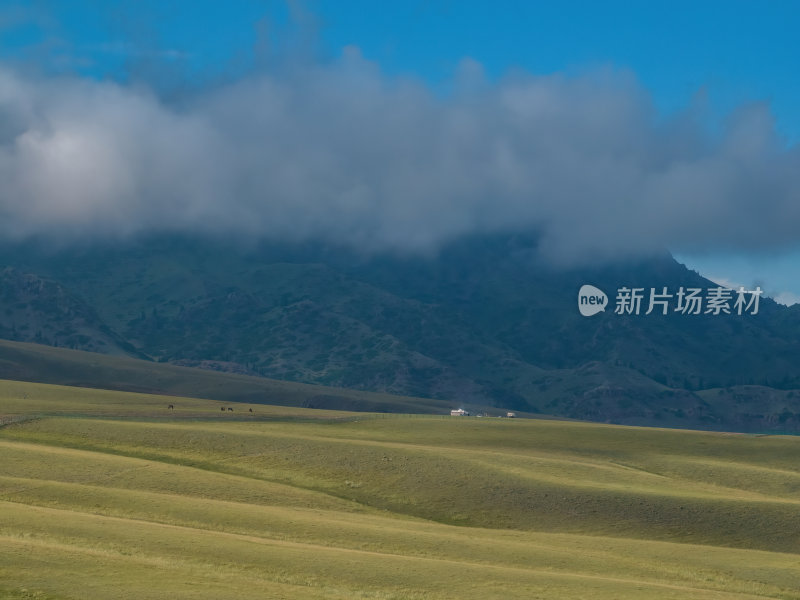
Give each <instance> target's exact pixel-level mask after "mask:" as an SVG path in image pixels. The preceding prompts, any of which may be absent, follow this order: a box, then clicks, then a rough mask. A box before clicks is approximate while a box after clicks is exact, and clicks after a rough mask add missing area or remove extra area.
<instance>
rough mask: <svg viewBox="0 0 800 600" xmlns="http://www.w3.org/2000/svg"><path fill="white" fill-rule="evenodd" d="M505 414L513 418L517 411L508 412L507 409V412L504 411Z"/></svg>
mask: <svg viewBox="0 0 800 600" xmlns="http://www.w3.org/2000/svg"><path fill="white" fill-rule="evenodd" d="M506 416H507V417H508V418H509V419H513V418H514V417H516V416H517V413H514V412H510V411H509V412H507V413H506Z"/></svg>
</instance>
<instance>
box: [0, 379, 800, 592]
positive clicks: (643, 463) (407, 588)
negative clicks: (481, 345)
mask: <svg viewBox="0 0 800 600" xmlns="http://www.w3.org/2000/svg"><path fill="white" fill-rule="evenodd" d="M170 403H172V404H174V406H175V408H174V410H169V409H167V405H168V404H170ZM221 406H223V404H222V403H221V402H217V401H212V400H192V399H185V398H176V397H161V396H151V395H147V394H131V393H123V392H109V391H102V390H87V389H80V388H63V387H58V386H51V385H43V384H31V383H20V382H11V381H7V382H0V419H2V420H3V422H4V423H5V425H4V426H2V427H0V597H2V598H42V599H73V598H102V599H115V598H120V599H121V598H131V599H134V598H135V599H137V600H138V599H148V598H171V599H173V598H174V599H182V598H186V599H189V598H191V599H198V598H199V599H203V598H209V599H211V598H213V599H224V598H231V599H233V598H236V599H241V598H244V599H247V598H259V599H262V598H286V599H304V598H343V599H344V598H374V599H411V600H417V599H426V600H427V599H438V598H448V599H471V598H476V599H478V598H480V599H487V598H488V599H492V598H497V599H514V598H526V599H529V598H539V599H556V598H558V599H561V598H598V599H601V600H603V599H608V600H610V599H641V598H659V599H661V598H667V599H670V598H676V599H677V598H684V599H690V598H691V599H712V598H713V599H722V598H740V599H746V598H800V466H798V465H800V439H798V438H794V437H786V436H747V435H732V434H719V433H706V432H693V431H674V430H657V429H642V428H633V427H616V426H606V425H595V424H585V423H575V422H559V421H539V420H527V419H487V418H450V417H436V416H413V417H410V416H400V415H382V414H365V413H346V412H335V411H318V410H309V409H302V408H293V407H285V406H284V407H279V406H275V407H272V406H264V405H257V404H254V405H244V404H236V405H233V407H234V408H235V410H234V411H233V412H231V411H227V410H226V411H221V410H220V408H221ZM225 406H228V405H225ZM250 408H252V409H253V411H254V412H252V413H250V412H249V409H250Z"/></svg>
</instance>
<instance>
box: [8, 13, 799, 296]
mask: <svg viewBox="0 0 800 600" xmlns="http://www.w3.org/2000/svg"><path fill="white" fill-rule="evenodd" d="M3 4H4V8H3V9H0V22H4V25H5V26H4V27H3V28H2V29H1V30H0V31H2V34H0V58H2V59H3V60H4V61H6V62H9V63H13V64H16V65H21V67H20V68H23V69H31V68H33V69H41V70H43V71H45V72H47V73H48V74H50V75H53V74H56V73H60V72H61V73H63V72H69V73H79V74H80V75H82V76H87V77H92V78H95V79H100V80H102V79H114V80H119V81H123V82H124V81H128V80H130V79H135V78H137V77H145V78H148V79H149V80H150V83H152V85H154V86H156V87H158V86H163V87H164V88H165V90H166V91H165V93H167V94H169V93H170V89H169V88H170V86H177V84H176V83H175V82H176V81H180V84H181V85H189V86H191V85H198V86H202V85H213V84H214V82H216V81H220V80H225V79H226V78H228V79H230V78H235V77H237V76H239V75H241V74H244V73H247V72H248V71H250V70H253V69H255V68H258V67H259V61H261V60H263V59H262V58H259V56H263V52H262V51H261V50H259V48H263V46H264V45H265V41H264V40H265V39H269V40H270V42H268V43H267V45H268V46H269V45H271V46H272V48H273V49H274V48H275V45H276V42H275V40H280V39H283V40H288V42H286V44H285V45H284V47H285V46H286V45H288V46H291V47H292V49H291V50H290V52H294V53H297V54H308V55H309V56H313V60H315V61H319V62H322V63H324V62H325V61H329V60H335V58H336V57H338V56H340V55H341V53H342V48H343V47H345V46H357V47H358V48H360V50H361V53H362V54H363V56H364V58H366V59H367V60H369V61H374V62H375V63H377V64H378V65H379V68H380V69H381V71H382V72H383V73H384V74H386V76H388V77H410V78H413V79H418V80H421V81H423V82H424V83H425V85H427V86H428V87H429V88H431V89H432V90H434V92H435V93H436V94H441V95H446V94H448V93H449V88H450V86H451V84H452V78H453V74H454V72H456V71H457V69H458V67H459V64H460V62H461V61H462V60H463V59H464V58H465V57H469V58H471V59H473V60H475V61H477V62H479V63H480V64H481V65H482V66H483V68H484V70H485V73H486V75H487V77H488V78H489V80H490V81H493V80H500V79H502V78H503V77H504V76H505V75H507V74H508V73H510V72H514V71H516V70H522V71H525V72H528V73H533V74H536V75H544V74H552V73H566V74H568V75H579V74H581V73H585V72H587V71H591V70H593V69H597V68H602V67H607V66H611V67H613V68H615V69H622V70H629V71H631V72H632V73H633V74H634V75H635V78H636V79H637V80H638V81H639V83H640V84H641V87H642V88H644V90H646V92H647V93H649V94H650V96H651V98H652V102H653V104H654V106H655V107H656V108H657V109H658V111H659V112H660V114H661V115H662V116H663V117H664V118H667V117H668V116H669V115H671V114H673V113H675V112H676V111H680V110H682V109H684V108H685V107H686V106H687V105H689V104H690V103H692V102H700V103H702V104H703V106H704V107H705V113H704V115H705V117H704V118H705V123H706V126H707V127H708V128H710V129H714V128H716V127H719V126H721V125H720V124H721V123H723V122H724V120H725V119H726V118H727V117H728V115H729V114H730V113H731V112H732V111H734V110H735V109H736V108H737V107H740V106H742V105H746V104H748V103H751V102H754V101H766V102H768V103H769V108H770V111H771V113H772V115H773V117H774V119H775V123H776V124H775V127H776V130H777V132H778V134H779V135H780V136H782V138H783V143H784V144H785V145H786V146H787V147H788V146H791V145H794V144H796V143H797V142H798V141H799V140H800V109H798V107H800V77H798V75H797V73H798V72H800V41H798V40H799V39H800V36H798V34H797V32H798V31H800V3H798V2H790V1H771V2H760V3H756V2H747V1H741V0H726V1H724V2H722V1H705V2H696V1H695V2H682V1H671V2H575V1H572V2H569V1H567V2H558V3H551V2H522V1H520V2H511V1H509V2H476V1H461V2H449V1H440V2H436V1H430V2H425V1H419V2H414V1H411V2H381V3H379V2H354V1H342V0H338V1H326V0H320V1H317V2H309V3H304V4H302V5H300V4H291V5H287V4H286V3H284V2H264V1H248V0H232V1H229V2H219V1H211V0H194V1H192V2H188V1H186V2H164V1H161V2H153V1H148V0H145V1H140V2H101V1H99V0H97V1H90V0H85V1H82V2H80V1H76V0H60V1H52V2H14V1H13V0H12V1H10V2H8V1H7V2H4V3H3ZM297 22H300V23H301V25H299V26H298V25H297ZM291 23H294V24H293V25H292V24H291ZM298 30H299V33H298ZM177 87H179V86H177ZM678 258H679V259H681V260H682V261H683V262H686V263H687V264H688V265H689V266H690V267H693V268H696V269H698V270H699V271H700V272H701V273H703V274H704V275H707V276H710V277H713V278H716V279H719V280H724V281H728V282H732V283H741V284H744V285H748V286H750V285H753V284H761V285H762V286H765V287H766V288H767V289H768V290H769V291H770V292H772V293H773V294H775V295H777V294H779V293H780V294H784V295H783V296H782V298H783V299H784V300H790V299H792V298H793V296H792V295H794V296H796V297H797V299H800V268H798V267H797V265H800V251H796V250H793V249H792V248H790V247H789V248H787V247H783V248H782V249H781V251H780V252H777V253H776V251H775V250H774V249H770V250H767V251H761V250H759V249H758V248H755V249H754V250H752V251H748V252H743V251H741V249H735V250H722V249H720V250H719V251H714V249H711V250H709V249H707V248H706V249H703V251H702V253H700V252H698V253H691V252H683V253H680V254H679V256H678Z"/></svg>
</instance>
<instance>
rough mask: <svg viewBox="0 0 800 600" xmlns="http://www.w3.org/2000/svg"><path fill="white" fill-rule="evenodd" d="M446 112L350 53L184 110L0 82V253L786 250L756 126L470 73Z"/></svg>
mask: <svg viewBox="0 0 800 600" xmlns="http://www.w3.org/2000/svg"><path fill="white" fill-rule="evenodd" d="M451 83H452V85H451V88H452V91H450V92H448V93H447V94H441V93H437V92H434V91H432V90H431V89H429V88H428V87H427V86H426V85H425V84H423V83H421V82H419V81H415V80H412V79H404V78H398V77H390V76H387V75H385V74H384V73H382V72H381V70H380V68H379V66H377V65H376V64H374V63H371V62H369V61H368V60H365V59H364V58H363V57H362V56H361V54H360V52H359V51H358V49H356V48H346V49H345V50H344V52H343V54H342V56H341V57H340V58H339V59H338V60H335V61H331V62H329V63H326V64H313V65H312V64H305V65H299V66H298V67H297V68H296V69H286V70H282V71H281V72H280V73H257V74H250V75H247V76H243V77H242V78H240V79H239V80H237V81H231V82H228V83H226V84H220V85H216V86H213V87H211V86H210V87H208V88H206V89H204V90H202V91H198V92H196V93H194V94H192V95H191V96H189V97H184V98H182V99H181V101H180V102H172V101H167V100H164V99H162V98H161V97H159V95H158V94H156V93H155V92H153V91H152V90H151V89H149V88H148V87H147V86H144V85H141V84H123V83H119V82H113V81H98V80H95V79H91V78H88V77H79V76H57V77H56V76H52V77H42V76H32V75H29V74H24V73H23V72H21V71H20V70H18V69H13V68H11V67H8V66H7V67H0V181H1V182H2V185H1V186H0V215H1V216H2V219H0V228H2V229H0V235H2V236H3V237H5V238H7V239H8V238H13V239H19V238H25V237H27V236H32V235H48V236H57V237H60V238H63V239H70V238H73V237H79V238H85V237H86V236H99V237H117V236H130V235H135V234H138V233H142V232H164V231H179V232H209V233H219V234H231V235H235V236H237V237H262V238H273V239H280V240H305V239H318V240H324V241H330V242H334V243H343V244H347V245H352V246H354V247H356V248H359V249H364V250H367V251H370V250H384V249H388V250H410V251H429V250H432V249H435V248H436V247H437V246H438V245H439V244H441V243H443V242H446V241H448V240H450V239H453V238H455V237H457V236H460V235H463V234H469V233H480V232H487V233H489V232H501V231H503V232H504V231H536V232H538V233H539V234H540V235H541V251H542V255H543V257H544V258H546V259H547V260H550V261H553V262H556V263H560V264H579V263H583V262H592V261H596V260H603V259H614V258H618V257H624V256H629V255H633V254H637V255H638V254H646V253H649V252H656V251H660V250H662V249H664V248H668V249H671V250H677V251H682V252H684V251H688V252H699V251H705V250H714V251H719V250H734V251H752V250H759V251H769V250H779V249H782V248H788V247H792V246H795V245H797V243H798V242H800V228H798V227H796V224H797V223H798V222H800V149H798V147H796V146H795V147H787V146H786V145H785V144H784V143H783V142H782V140H781V139H780V138H779V136H778V135H777V134H776V131H775V126H774V123H773V120H772V118H771V116H770V112H769V107H768V106H767V105H766V104H753V105H750V106H745V107H742V108H741V109H740V110H738V111H737V112H736V113H735V114H732V115H730V117H729V119H728V120H727V121H726V122H725V123H724V124H723V125H722V126H720V127H711V126H709V123H708V122H707V119H706V117H705V116H704V114H703V111H702V108H698V107H688V108H687V109H686V110H685V111H684V112H682V113H681V114H677V115H672V116H671V117H668V118H665V117H663V116H661V115H659V114H657V111H656V110H655V108H654V107H653V104H652V102H651V99H650V98H649V96H648V94H647V92H646V90H645V89H643V88H642V86H641V85H640V84H639V83H638V82H637V80H636V78H635V76H634V75H633V74H631V73H626V72H620V71H615V70H612V69H607V70H596V71H592V72H587V73H584V74H582V75H577V76H566V75H560V74H556V75H548V76H537V75H532V74H528V73H516V74H511V75H509V76H507V77H505V78H503V79H501V80H499V81H494V82H489V81H487V80H486V79H485V78H484V76H483V74H482V71H481V67H480V65H479V64H477V63H475V62H473V61H470V60H465V61H463V63H462V65H461V67H460V69H459V71H458V73H456V74H455V75H454V78H453V81H452V82H451Z"/></svg>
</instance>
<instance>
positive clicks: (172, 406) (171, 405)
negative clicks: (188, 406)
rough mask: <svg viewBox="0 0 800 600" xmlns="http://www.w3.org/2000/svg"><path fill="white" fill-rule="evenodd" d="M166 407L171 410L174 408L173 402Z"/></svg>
mask: <svg viewBox="0 0 800 600" xmlns="http://www.w3.org/2000/svg"><path fill="white" fill-rule="evenodd" d="M167 408H168V409H170V410H172V409H173V408H175V405H174V404H170V405H169V406H168V407H167Z"/></svg>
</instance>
